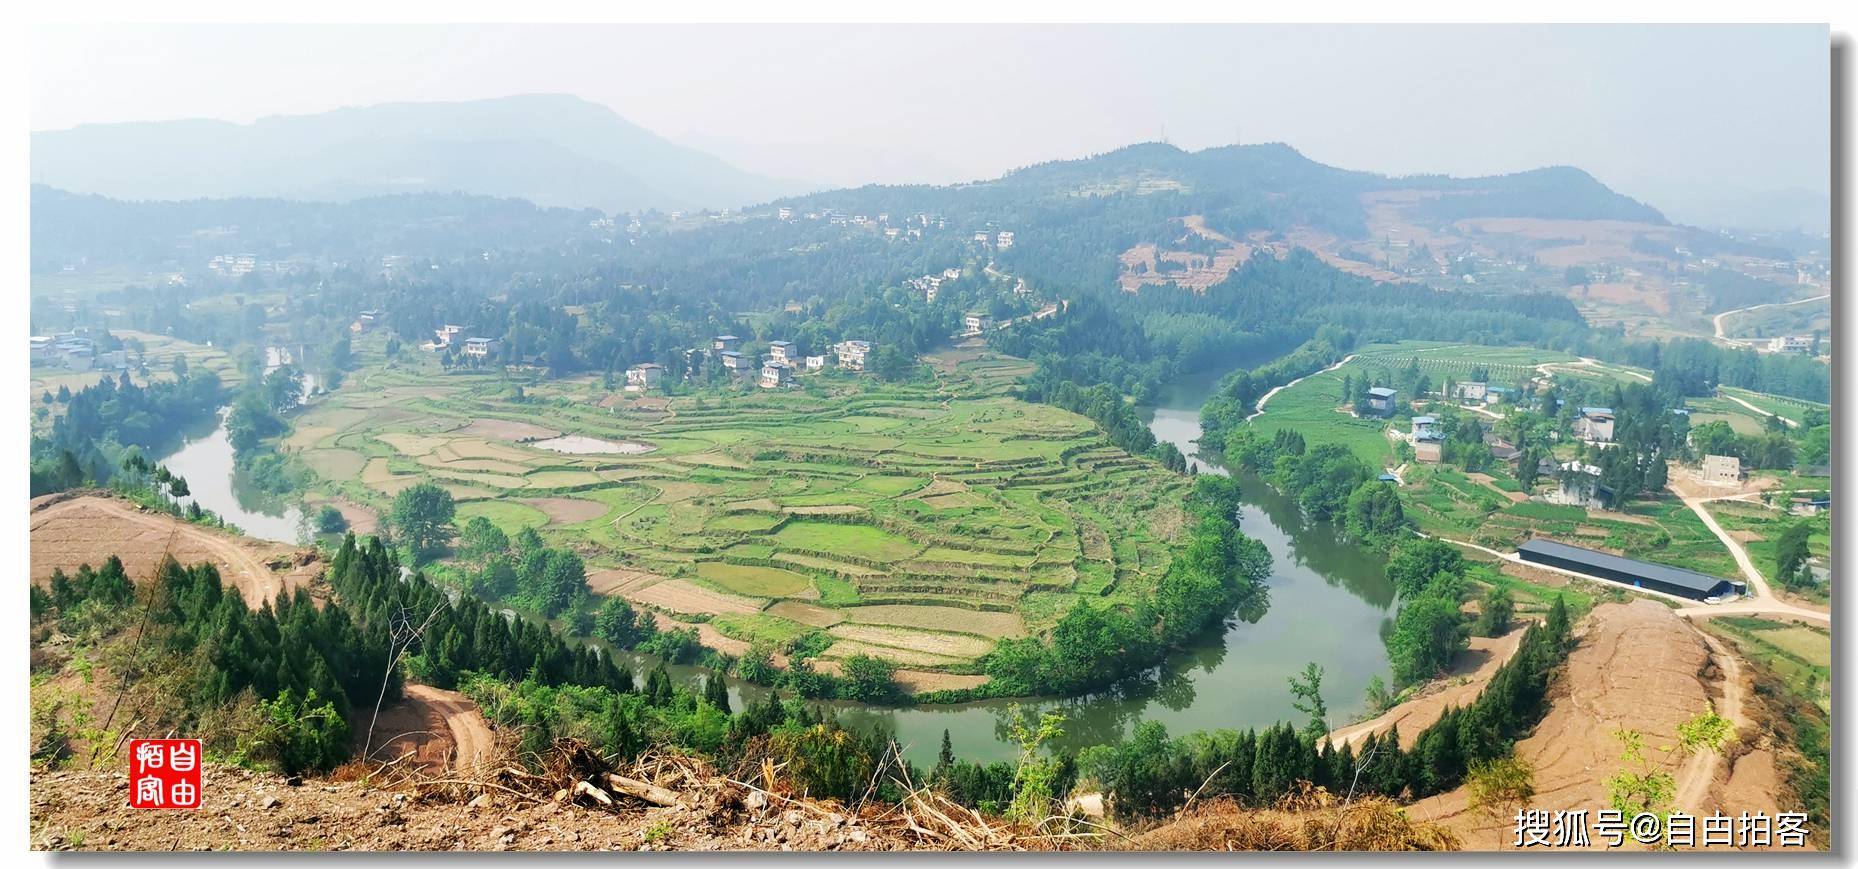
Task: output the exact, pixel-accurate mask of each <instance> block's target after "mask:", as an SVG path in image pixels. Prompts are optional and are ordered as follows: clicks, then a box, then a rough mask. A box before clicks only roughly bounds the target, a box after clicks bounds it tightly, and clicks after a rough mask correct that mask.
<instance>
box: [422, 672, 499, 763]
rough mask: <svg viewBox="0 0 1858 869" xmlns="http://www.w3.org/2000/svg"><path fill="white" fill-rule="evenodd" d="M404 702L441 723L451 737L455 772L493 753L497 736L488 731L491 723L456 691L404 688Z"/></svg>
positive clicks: (483, 759) (425, 687)
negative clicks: (405, 699) (422, 710)
mask: <svg viewBox="0 0 1858 869" xmlns="http://www.w3.org/2000/svg"><path fill="white" fill-rule="evenodd" d="M406 698H407V700H408V701H410V702H412V703H414V704H416V705H418V706H421V707H424V708H425V709H426V710H428V711H429V712H430V715H431V716H436V717H437V718H438V719H439V720H440V721H442V722H444V724H445V730H446V732H447V733H449V734H450V735H451V743H452V755H451V759H452V766H453V768H454V769H459V770H469V769H473V768H475V767H476V766H477V765H478V764H480V763H483V762H484V761H486V760H488V759H489V758H490V757H491V756H492V754H493V753H494V752H495V750H496V747H497V736H496V734H494V733H492V732H491V731H490V723H489V722H487V721H485V720H484V714H483V713H482V712H480V711H478V708H477V704H476V703H473V702H471V698H469V697H466V696H464V695H463V694H460V693H458V692H456V691H447V690H445V689H443V688H434V687H432V686H431V685H416V684H412V683H408V684H407V686H406Z"/></svg>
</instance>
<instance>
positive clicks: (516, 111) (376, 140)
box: [31, 94, 804, 212]
mask: <svg viewBox="0 0 1858 869" xmlns="http://www.w3.org/2000/svg"><path fill="white" fill-rule="evenodd" d="M31 177H32V181H33V183H36V184H45V185H49V186H52V187H57V188H60V189H63V190H69V191H73V192H78V193H96V194H101V195H104V196H109V197H111V198H114V199H128V200H150V199H161V200H182V199H199V198H235V197H279V198H286V199H303V200H313V201H344V200H350V199H358V198H364V197H369V196H379V195H385V194H393V193H409V192H441V193H449V192H466V193H476V194H483V195H487V196H499V197H517V198H522V199H527V200H529V201H531V202H534V203H536V204H537V205H540V206H544V207H552V206H563V207H570V208H590V207H591V208H599V209H601V210H603V211H609V212H617V211H643V210H647V209H651V208H656V209H660V210H671V209H695V208H738V207H741V206H745V205H752V204H756V203H759V202H764V201H767V200H769V199H772V198H774V197H776V196H781V195H787V194H793V193H796V192H799V191H800V190H801V189H804V188H803V186H802V185H799V184H797V183H794V182H784V181H779V180H776V179H771V178H765V177H762V176H759V175H755V174H752V173H749V172H744V171H742V170H740V169H737V168H735V167H733V166H731V165H729V164H728V163H725V162H723V161H722V160H720V159H718V158H716V157H714V156H712V155H709V154H706V153H704V152H702V151H698V150H696V149H693V148H689V147H685V146H683V145H679V144H676V143H674V142H671V141H669V140H667V139H665V138H663V137H661V136H659V135H657V134H655V133H653V132H651V131H649V130H646V129H645V128H643V127H640V126H638V125H636V124H634V123H632V122H630V121H628V120H626V119H625V118H623V117H620V116H619V115H618V114H616V113H614V112H613V111H612V110H611V109H609V108H607V107H605V106H602V105H598V104H596V103H591V102H588V101H586V100H582V99H580V98H578V97H573V96H566V95H558V94H544V95H528V96H512V97H502V98H497V99H488V100H474V101H469V102H444V103H441V102H434V103H384V104H380V105H372V106H361V107H351V108H341V109H336V110H334V111H329V112H323V113H320V114H314V115H291V116H278V117H269V118H262V119H259V120H258V121H255V122H253V123H250V124H237V123H232V122H228V121H209V120H180V121H155V122H131V123H120V124H88V125H84V126H79V127H75V128H72V129H69V130H57V131H48V132H36V133H33V134H32V165H31Z"/></svg>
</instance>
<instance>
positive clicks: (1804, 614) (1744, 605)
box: [1677, 494, 1832, 625]
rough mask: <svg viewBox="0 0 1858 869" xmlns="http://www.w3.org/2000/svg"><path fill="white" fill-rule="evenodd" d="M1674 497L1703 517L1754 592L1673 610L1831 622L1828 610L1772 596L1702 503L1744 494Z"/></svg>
mask: <svg viewBox="0 0 1858 869" xmlns="http://www.w3.org/2000/svg"><path fill="white" fill-rule="evenodd" d="M1678 497H1680V498H1683V499H1684V506H1686V507H1689V508H1690V511H1691V512H1692V513H1695V514H1697V518H1698V519H1701V520H1703V526H1704V527H1705V528H1708V529H1710V533H1711V534H1714V535H1716V539H1717V540H1719V541H1722V545H1723V546H1724V547H1726V548H1728V550H1729V554H1730V555H1732V556H1734V557H1735V563H1736V566H1737V567H1739V568H1741V570H1742V576H1743V578H1745V579H1747V580H1748V587H1749V589H1750V590H1751V591H1753V592H1754V594H1752V595H1750V596H1749V597H1746V598H1743V599H1742V600H1738V601H1731V602H1729V603H1723V604H1714V605H1710V604H1705V605H1703V606H1697V605H1695V602H1694V601H1692V602H1690V603H1691V605H1690V606H1685V607H1681V608H1679V609H1678V611H1677V614H1678V615H1680V616H1683V617H1685V618H1709V617H1710V616H1718V615H1742V614H1755V613H1765V614H1769V615H1781V616H1788V617H1791V618H1798V619H1808V620H1811V621H1818V622H1825V623H1826V624H1827V625H1830V624H1832V613H1830V612H1820V611H1819V610H1813V609H1807V608H1806V607H1802V606H1795V605H1794V604H1790V603H1787V602H1785V601H1782V600H1781V599H1779V598H1777V597H1775V596H1774V591H1773V589H1770V588H1769V587H1768V580H1767V578H1766V577H1764V576H1762V575H1761V571H1760V570H1757V569H1756V568H1755V562H1754V559H1751V558H1749V557H1748V550H1747V549H1744V548H1743V547H1742V543H1741V541H1739V540H1736V539H1735V538H1734V537H1731V536H1729V532H1727V531H1724V530H1723V527H1722V526H1721V525H1719V524H1717V522H1716V517H1715V516H1712V515H1710V511H1709V510H1707V509H1705V508H1704V506H1703V505H1704V504H1706V503H1708V502H1710V501H1741V500H1746V499H1747V498H1748V496H1747V495H1723V496H1719V497H1715V498H1698V497H1693V496H1685V495H1682V494H1680V495H1679V496H1678Z"/></svg>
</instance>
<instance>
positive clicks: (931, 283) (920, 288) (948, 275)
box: [904, 268, 961, 303]
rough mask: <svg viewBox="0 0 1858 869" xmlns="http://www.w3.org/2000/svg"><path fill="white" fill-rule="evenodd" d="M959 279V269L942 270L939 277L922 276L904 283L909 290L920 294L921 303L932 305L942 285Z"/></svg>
mask: <svg viewBox="0 0 1858 869" xmlns="http://www.w3.org/2000/svg"><path fill="white" fill-rule="evenodd" d="M960 277H961V269H959V268H946V269H943V270H942V273H941V274H939V275H923V276H922V277H918V278H910V279H909V280H908V281H905V282H904V283H905V284H906V285H907V286H909V288H910V289H912V290H915V291H917V292H919V293H922V294H923V301H925V302H930V303H933V302H935V297H936V294H937V293H939V292H940V291H941V289H942V284H944V283H946V282H948V281H952V280H956V279H958V278H960Z"/></svg>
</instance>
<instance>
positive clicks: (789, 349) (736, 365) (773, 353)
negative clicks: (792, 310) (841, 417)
mask: <svg viewBox="0 0 1858 869" xmlns="http://www.w3.org/2000/svg"><path fill="white" fill-rule="evenodd" d="M872 346H873V345H872V344H871V342H869V341H865V340H861V339H852V340H849V341H840V342H839V343H837V344H834V345H832V352H831V353H830V354H822V355H817V356H801V355H800V354H799V351H798V350H797V349H796V348H795V347H794V344H793V342H792V341H769V342H768V352H767V355H766V356H764V357H763V358H762V359H761V360H760V363H759V365H758V364H757V363H756V360H755V359H754V358H753V357H750V356H747V355H745V354H743V353H742V339H741V338H739V337H736V336H735V335H718V336H716V337H715V338H712V339H710V347H709V350H708V352H707V353H706V352H705V351H704V350H702V349H701V348H699V349H695V350H690V351H687V352H686V353H685V354H684V358H685V361H686V362H687V363H688V370H689V371H690V372H691V373H693V374H694V373H695V372H696V371H697V370H698V369H700V368H701V367H702V366H703V365H704V364H705V361H706V360H713V361H714V362H715V363H716V364H718V365H721V366H722V368H723V370H724V371H725V372H728V374H729V376H730V377H731V378H733V379H736V380H748V379H750V378H755V380H756V382H757V383H758V384H760V386H761V387H762V388H763V389H779V388H781V387H783V386H790V385H792V384H793V381H794V375H795V373H796V372H799V371H803V370H804V371H819V370H822V369H826V368H843V369H846V370H848V371H863V370H864V367H865V363H866V362H867V361H868V360H869V359H870V356H871V350H872ZM665 375H666V370H665V367H664V366H663V365H659V364H658V363H656V362H643V363H640V364H638V365H634V366H632V367H631V368H628V369H626V389H627V390H629V391H632V392H641V391H646V390H651V389H657V388H659V387H661V386H662V385H663V384H664V379H665Z"/></svg>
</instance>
